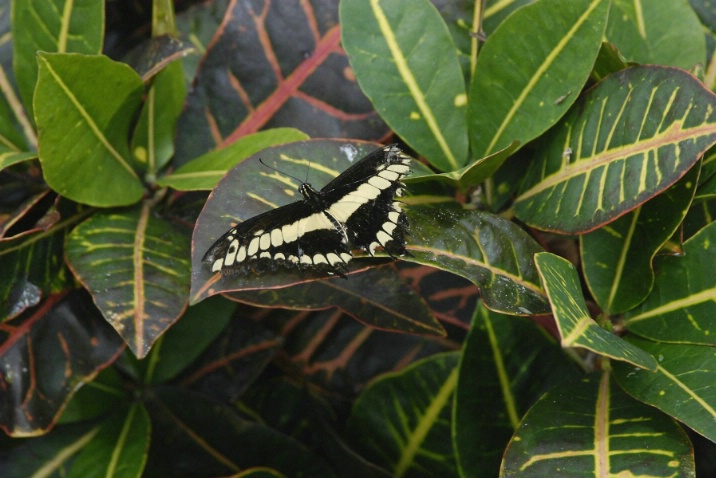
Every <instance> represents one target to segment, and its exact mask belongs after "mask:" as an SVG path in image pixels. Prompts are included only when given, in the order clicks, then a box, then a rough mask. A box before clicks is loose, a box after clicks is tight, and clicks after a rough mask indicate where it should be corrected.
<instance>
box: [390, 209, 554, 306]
mask: <svg viewBox="0 0 716 478" xmlns="http://www.w3.org/2000/svg"><path fill="white" fill-rule="evenodd" d="M416 199H417V200H418V201H419V199H420V198H416ZM407 202H408V204H409V203H410V200H409V199H408V200H407ZM416 202H417V201H416ZM406 209H407V211H406V213H407V216H408V220H409V221H410V225H411V226H410V230H409V231H410V238H409V240H408V245H407V249H408V251H410V253H411V254H412V256H411V257H404V258H403V260H406V261H410V262H416V263H418V264H425V265H430V266H432V267H437V268H440V269H443V270H446V271H449V272H452V273H454V274H458V275H460V276H462V277H464V278H466V279H468V280H469V281H471V282H472V283H474V284H475V285H477V286H478V287H479V288H480V296H481V298H482V300H483V302H484V303H485V305H486V306H487V307H488V308H489V309H491V310H494V311H497V312H504V313H508V314H517V315H531V314H544V313H547V312H548V311H549V306H548V304H547V301H546V297H545V294H544V291H543V290H542V287H541V285H540V283H539V276H538V275H537V269H536V268H535V267H534V261H533V260H532V257H533V256H534V254H535V253H537V252H541V251H542V248H541V247H540V246H539V244H537V242H535V240H534V239H532V238H531V237H530V236H529V235H528V234H527V233H525V231H524V230H523V229H521V228H520V227H519V226H517V225H516V224H514V223H513V222H510V221H508V220H506V219H502V218H501V217H498V216H495V215H493V214H489V213H486V212H482V211H475V210H468V209H463V208H461V207H459V206H457V205H456V204H453V203H450V202H448V203H444V204H439V203H438V204H436V205H433V206H428V205H418V204H415V205H412V206H410V205H409V206H408V207H407V208H406Z"/></svg>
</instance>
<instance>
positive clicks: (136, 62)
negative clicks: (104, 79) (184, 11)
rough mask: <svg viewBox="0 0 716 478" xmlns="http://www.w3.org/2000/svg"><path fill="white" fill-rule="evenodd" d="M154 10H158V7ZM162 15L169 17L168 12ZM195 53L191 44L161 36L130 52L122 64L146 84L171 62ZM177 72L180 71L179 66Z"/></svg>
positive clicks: (171, 36)
mask: <svg viewBox="0 0 716 478" xmlns="http://www.w3.org/2000/svg"><path fill="white" fill-rule="evenodd" d="M156 8H160V6H157V7H156ZM162 13H164V14H165V15H169V12H162ZM195 53H197V52H196V48H194V47H193V46H192V45H191V43H188V42H186V41H183V40H180V39H178V38H175V37H174V36H173V35H170V34H163V35H158V36H153V37H151V38H149V39H148V40H147V41H145V42H144V43H142V44H141V45H140V46H139V47H137V48H135V49H134V50H132V51H131V52H130V53H129V54H128V55H127V56H126V57H125V58H124V62H125V63H128V64H129V65H131V66H132V68H134V70H135V71H136V72H137V74H139V76H141V77H142V81H144V82H148V81H149V80H151V79H152V78H154V77H155V76H156V75H157V74H159V73H160V72H161V71H164V70H166V69H167V68H169V65H170V64H172V63H173V62H176V63H179V62H177V61H176V60H180V59H182V58H184V57H185V56H188V55H191V54H195ZM179 70H180V71H181V66H180V67H179ZM180 76H182V75H180ZM182 99H183V98H182Z"/></svg>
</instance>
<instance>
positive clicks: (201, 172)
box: [157, 128, 309, 191]
mask: <svg viewBox="0 0 716 478" xmlns="http://www.w3.org/2000/svg"><path fill="white" fill-rule="evenodd" d="M306 139H309V138H308V135H306V134H305V133H302V132H301V131H299V130H297V129H293V128H274V129H269V130H266V131H260V132H258V133H254V134H249V135H247V136H244V137H243V138H241V139H239V140H237V141H235V142H233V143H231V144H230V145H227V146H226V147H224V148H221V149H215V150H213V151H210V152H208V153H206V154H204V155H202V156H200V157H198V158H196V159H193V160H191V161H190V162H188V163H187V164H185V165H184V166H182V167H180V168H179V169H177V170H176V171H174V172H173V173H171V174H168V175H166V176H164V177H162V178H161V179H160V180H159V181H157V184H159V185H160V186H169V187H172V188H174V189H178V190H180V191H195V190H203V189H213V188H214V187H215V186H216V184H217V183H218V182H219V180H220V179H221V178H223V177H224V176H225V175H226V173H227V171H229V170H230V169H231V168H233V167H234V166H236V165H237V164H238V163H239V162H241V161H242V160H244V159H246V158H248V157H249V156H251V155H253V154H256V153H258V152H259V151H261V150H263V149H265V148H268V147H270V146H275V145H277V144H283V143H290V142H293V141H301V140H306Z"/></svg>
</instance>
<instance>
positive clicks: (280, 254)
mask: <svg viewBox="0 0 716 478" xmlns="http://www.w3.org/2000/svg"><path fill="white" fill-rule="evenodd" d="M273 259H274V260H275V261H285V260H286V256H284V255H283V252H277V253H276V255H275V256H273Z"/></svg>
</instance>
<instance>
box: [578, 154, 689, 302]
mask: <svg viewBox="0 0 716 478" xmlns="http://www.w3.org/2000/svg"><path fill="white" fill-rule="evenodd" d="M699 169H700V168H699V167H698V166H696V167H693V168H691V169H690V170H689V172H688V173H686V175H685V176H684V177H683V178H681V179H680V180H679V181H678V182H677V183H676V184H674V185H673V186H672V187H670V188H669V189H667V190H666V191H665V192H664V193H663V194H659V195H658V196H656V197H655V198H653V199H651V200H649V201H648V202H646V203H645V204H644V205H643V206H640V207H638V208H636V209H634V210H633V211H631V212H629V213H628V214H625V215H624V216H622V217H620V218H619V219H617V220H616V221H614V222H612V223H610V224H608V225H606V226H604V227H602V228H599V229H597V230H596V231H592V232H590V233H588V234H584V235H582V236H580V237H579V239H580V246H581V247H580V249H581V255H582V268H583V271H584V278H585V281H586V283H587V286H588V287H589V290H590V291H591V293H592V296H593V297H594V299H595V300H596V301H597V303H598V304H599V306H600V307H601V309H602V310H603V311H604V312H607V313H609V314H612V315H614V314H618V313H621V312H624V311H627V310H629V309H631V308H633V307H636V306H637V305H638V304H639V303H641V302H642V301H643V300H644V299H645V298H646V296H647V295H648V294H649V292H650V291H651V287H652V285H653V284H654V271H653V269H652V266H651V263H652V260H653V259H654V255H656V253H657V252H658V251H659V249H660V248H661V247H662V246H663V245H664V243H665V242H666V241H667V240H669V238H670V237H671V236H672V234H674V232H676V229H677V228H678V227H679V225H680V224H681V222H682V221H683V220H684V217H686V213H687V211H688V209H689V206H690V204H691V200H692V198H693V196H694V191H695V189H696V188H695V186H696V183H697V179H698V177H699Z"/></svg>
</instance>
